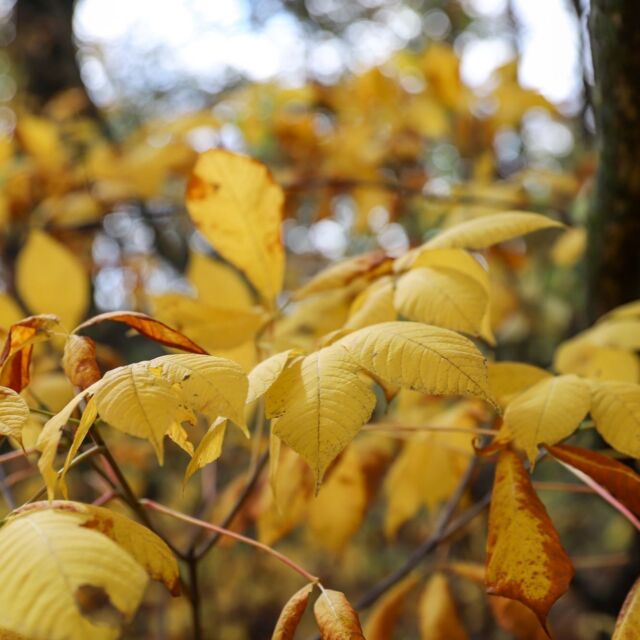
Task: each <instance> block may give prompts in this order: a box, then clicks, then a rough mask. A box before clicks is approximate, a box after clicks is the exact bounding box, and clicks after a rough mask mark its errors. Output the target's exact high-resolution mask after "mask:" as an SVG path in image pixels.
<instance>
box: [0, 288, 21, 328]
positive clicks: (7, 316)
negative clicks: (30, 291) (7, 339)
mask: <svg viewBox="0 0 640 640" xmlns="http://www.w3.org/2000/svg"><path fill="white" fill-rule="evenodd" d="M23 316H24V313H22V309H20V307H19V306H18V305H17V304H16V302H15V301H14V299H13V298H12V297H11V296H10V295H8V294H6V293H0V329H2V331H8V330H9V327H10V326H11V325H12V324H15V323H16V322H19V321H20V320H21V319H22V317H23Z"/></svg>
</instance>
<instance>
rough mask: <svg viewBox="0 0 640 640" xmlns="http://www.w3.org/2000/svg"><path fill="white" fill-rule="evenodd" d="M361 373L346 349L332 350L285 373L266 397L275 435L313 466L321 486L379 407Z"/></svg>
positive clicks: (306, 358)
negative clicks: (340, 455) (331, 465)
mask: <svg viewBox="0 0 640 640" xmlns="http://www.w3.org/2000/svg"><path fill="white" fill-rule="evenodd" d="M359 372H360V368H359V367H358V365H357V364H356V363H355V362H353V360H351V359H350V357H349V355H348V353H347V352H346V351H345V350H344V349H342V348H341V347H338V346H332V347H326V348H324V349H321V350H320V351H317V352H315V353H312V354H311V355H308V356H306V357H305V358H304V359H302V360H301V361H297V362H296V363H294V364H292V365H290V366H289V367H288V368H287V369H285V370H284V372H283V373H282V374H281V375H280V377H279V378H278V380H277V381H276V383H275V384H274V385H273V386H272V387H271V388H270V389H269V390H268V392H267V394H266V396H265V400H266V414H267V417H269V418H272V419H273V422H272V429H273V433H274V434H275V435H276V436H278V437H279V438H281V439H282V440H283V441H284V442H285V443H286V444H287V445H288V446H290V447H291V448H292V449H293V450H294V451H297V452H298V453H299V454H300V455H301V456H302V457H303V458H304V459H305V460H306V461H307V463H308V464H309V466H310V467H311V468H312V469H313V472H314V475H315V478H316V484H317V485H319V483H320V482H321V480H322V477H323V476H324V473H325V471H326V470H327V468H328V466H329V464H330V463H331V462H332V460H333V459H334V458H335V457H336V456H337V455H338V454H339V453H340V452H341V451H342V450H343V449H344V448H345V447H346V446H347V445H348V444H349V442H351V440H353V438H354V437H355V435H356V434H357V433H358V431H359V430H360V427H362V425H363V424H364V423H365V422H366V421H367V420H368V419H369V416H370V415H371V412H372V411H373V407H374V406H375V402H376V398H375V395H374V393H373V392H372V391H371V389H370V386H369V384H368V383H367V382H366V381H364V380H363V379H362V377H361V376H360V375H359Z"/></svg>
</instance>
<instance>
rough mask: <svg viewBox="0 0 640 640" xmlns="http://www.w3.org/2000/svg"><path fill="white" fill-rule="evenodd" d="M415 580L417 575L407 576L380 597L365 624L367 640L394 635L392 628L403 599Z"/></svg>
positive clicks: (414, 584)
mask: <svg viewBox="0 0 640 640" xmlns="http://www.w3.org/2000/svg"><path fill="white" fill-rule="evenodd" d="M417 582H418V577H417V576H415V575H410V576H407V577H406V578H405V579H404V580H402V581H401V582H399V583H398V584H397V585H395V586H394V587H393V588H392V589H390V590H389V591H388V592H387V593H385V595H384V596H383V597H382V598H380V600H379V601H378V603H377V604H376V606H375V607H374V608H373V610H372V611H371V614H370V616H369V619H368V620H367V624H366V625H365V635H366V637H367V640H388V638H393V637H394V634H393V630H394V627H395V625H396V622H397V621H398V618H399V617H400V614H401V613H402V606H403V604H404V601H405V599H406V597H407V595H408V594H409V592H410V591H411V589H413V588H414V587H415V586H416V584H417Z"/></svg>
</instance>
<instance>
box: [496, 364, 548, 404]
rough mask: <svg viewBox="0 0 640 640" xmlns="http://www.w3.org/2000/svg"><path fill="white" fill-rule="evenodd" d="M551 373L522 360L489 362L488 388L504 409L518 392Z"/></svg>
mask: <svg viewBox="0 0 640 640" xmlns="http://www.w3.org/2000/svg"><path fill="white" fill-rule="evenodd" d="M552 376H553V374H551V373H549V372H548V371H545V370H544V369H540V368H539V367H534V366H533V365H531V364H525V363H523V362H490V363H489V388H490V389H491V393H492V395H493V397H494V398H495V399H496V400H497V401H498V404H499V405H500V406H501V407H502V408H503V409H504V408H505V407H506V406H507V405H508V404H509V402H510V401H511V400H512V399H513V398H514V397H515V396H516V395H518V394H519V393H522V392H523V391H526V390H527V389H529V388H530V387H532V386H533V385H534V384H537V383H538V382H540V381H541V380H545V379H546V378H551V377H552Z"/></svg>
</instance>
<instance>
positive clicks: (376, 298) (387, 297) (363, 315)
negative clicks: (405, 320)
mask: <svg viewBox="0 0 640 640" xmlns="http://www.w3.org/2000/svg"><path fill="white" fill-rule="evenodd" d="M397 315H398V314H397V313H396V310H395V307H394V304H393V281H392V279H391V278H390V277H386V276H385V277H382V278H380V279H379V280H376V281H375V282H374V283H373V284H371V285H369V286H368V287H367V288H366V289H365V290H364V291H363V292H362V293H360V294H359V295H358V296H357V297H356V299H355V300H354V301H353V303H352V305H351V307H350V308H349V318H348V319H347V322H346V323H345V324H344V326H343V327H342V329H340V330H339V334H340V336H342V335H345V334H346V333H349V332H351V331H357V330H358V329H363V328H364V327H368V326H370V325H372V324H378V323H380V322H390V321H392V320H395V319H396V317H397Z"/></svg>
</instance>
